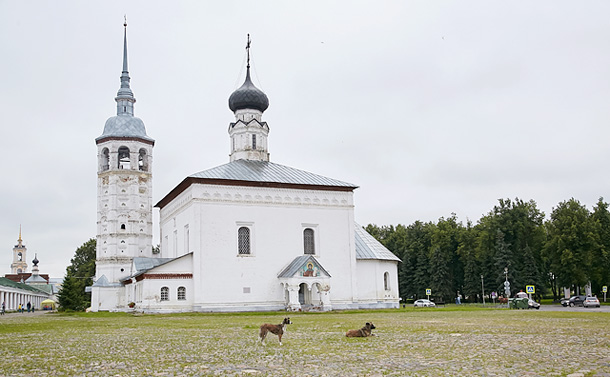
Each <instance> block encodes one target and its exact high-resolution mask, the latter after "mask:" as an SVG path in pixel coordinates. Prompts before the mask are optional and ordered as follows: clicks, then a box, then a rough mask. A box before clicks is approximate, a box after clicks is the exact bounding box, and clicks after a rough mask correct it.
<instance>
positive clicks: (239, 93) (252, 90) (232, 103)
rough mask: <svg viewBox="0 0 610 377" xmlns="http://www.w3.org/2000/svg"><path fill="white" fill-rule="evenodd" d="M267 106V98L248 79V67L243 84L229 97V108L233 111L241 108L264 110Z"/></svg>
mask: <svg viewBox="0 0 610 377" xmlns="http://www.w3.org/2000/svg"><path fill="white" fill-rule="evenodd" d="M268 107H269V98H267V95H266V94H265V93H263V91H262V90H260V89H259V88H257V87H256V86H254V84H253V83H252V81H251V80H250V69H249V68H248V70H247V72H246V81H245V82H244V84H243V85H242V86H241V87H240V88H239V89H237V90H236V91H234V92H233V94H231V97H229V108H230V109H231V111H233V112H235V111H237V110H242V109H255V110H259V111H260V112H264V111H265V110H267V108H268Z"/></svg>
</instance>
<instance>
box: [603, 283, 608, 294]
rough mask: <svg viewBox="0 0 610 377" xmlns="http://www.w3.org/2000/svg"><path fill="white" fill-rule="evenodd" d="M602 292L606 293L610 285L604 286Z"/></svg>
mask: <svg viewBox="0 0 610 377" xmlns="http://www.w3.org/2000/svg"><path fill="white" fill-rule="evenodd" d="M602 292H604V293H606V292H608V286H607V285H604V286H603V287H602Z"/></svg>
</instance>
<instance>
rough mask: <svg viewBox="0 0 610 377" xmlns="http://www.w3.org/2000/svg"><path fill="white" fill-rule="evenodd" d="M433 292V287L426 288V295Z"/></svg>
mask: <svg viewBox="0 0 610 377" xmlns="http://www.w3.org/2000/svg"><path fill="white" fill-rule="evenodd" d="M431 294H432V289H430V288H426V296H430V295H431Z"/></svg>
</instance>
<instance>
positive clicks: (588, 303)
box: [582, 296, 599, 308]
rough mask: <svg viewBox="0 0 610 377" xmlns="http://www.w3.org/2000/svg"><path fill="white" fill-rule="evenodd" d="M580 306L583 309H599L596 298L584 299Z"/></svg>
mask: <svg viewBox="0 0 610 377" xmlns="http://www.w3.org/2000/svg"><path fill="white" fill-rule="evenodd" d="M582 306H584V307H585V308H589V307H592V306H594V307H596V308H599V300H598V299H597V297H591V296H589V297H587V298H585V301H583V303H582Z"/></svg>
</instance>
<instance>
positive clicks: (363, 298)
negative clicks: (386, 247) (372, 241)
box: [356, 259, 400, 308]
mask: <svg viewBox="0 0 610 377" xmlns="http://www.w3.org/2000/svg"><path fill="white" fill-rule="evenodd" d="M356 265H357V266H358V268H357V271H358V272H357V277H358V296H359V302H360V304H361V306H365V307H371V308H374V307H398V306H399V297H400V296H399V293H398V270H397V266H398V262H395V261H382V260H372V259H371V260H369V259H360V260H358V261H357V263H356ZM386 272H388V276H389V288H390V290H386V289H385V286H384V274H385V273H386Z"/></svg>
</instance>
